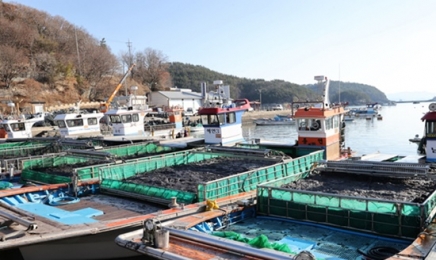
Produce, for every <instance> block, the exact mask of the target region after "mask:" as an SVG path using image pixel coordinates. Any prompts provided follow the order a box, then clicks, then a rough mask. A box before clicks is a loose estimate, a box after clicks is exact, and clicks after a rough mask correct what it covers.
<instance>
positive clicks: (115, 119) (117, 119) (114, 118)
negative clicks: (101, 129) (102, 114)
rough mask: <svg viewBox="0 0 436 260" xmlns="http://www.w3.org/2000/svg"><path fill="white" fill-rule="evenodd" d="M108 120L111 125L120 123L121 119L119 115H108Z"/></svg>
mask: <svg viewBox="0 0 436 260" xmlns="http://www.w3.org/2000/svg"><path fill="white" fill-rule="evenodd" d="M109 118H110V119H111V122H112V123H113V124H119V123H121V117H120V116H119V115H110V116H109Z"/></svg>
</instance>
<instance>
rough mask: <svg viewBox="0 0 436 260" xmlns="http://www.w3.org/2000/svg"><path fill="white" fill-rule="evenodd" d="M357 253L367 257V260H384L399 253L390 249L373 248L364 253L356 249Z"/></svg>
mask: <svg viewBox="0 0 436 260" xmlns="http://www.w3.org/2000/svg"><path fill="white" fill-rule="evenodd" d="M357 252H359V253H360V254H362V255H364V256H365V257H367V258H368V260H384V259H386V258H388V257H391V256H393V255H395V254H397V253H399V252H400V251H399V250H397V249H395V248H392V247H373V248H371V249H369V250H368V252H366V253H365V252H363V251H362V250H360V249H358V250H357Z"/></svg>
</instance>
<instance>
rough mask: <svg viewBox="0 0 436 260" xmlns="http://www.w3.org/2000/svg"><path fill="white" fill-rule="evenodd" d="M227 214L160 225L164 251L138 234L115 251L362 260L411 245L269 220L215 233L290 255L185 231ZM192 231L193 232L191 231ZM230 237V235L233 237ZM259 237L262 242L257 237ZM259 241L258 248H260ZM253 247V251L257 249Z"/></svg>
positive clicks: (247, 221) (120, 241)
mask: <svg viewBox="0 0 436 260" xmlns="http://www.w3.org/2000/svg"><path fill="white" fill-rule="evenodd" d="M227 213H228V211H227V209H226V208H221V209H219V210H214V211H206V212H201V213H197V214H194V215H190V216H186V217H182V218H179V219H177V220H175V221H169V222H167V223H165V224H164V225H165V226H167V228H169V229H168V230H169V240H168V245H167V246H166V247H165V248H162V249H159V248H154V247H153V246H150V245H148V246H147V245H146V244H144V243H142V241H141V237H142V234H143V233H142V230H136V231H132V232H130V233H126V234H122V235H120V236H118V238H117V240H116V241H117V243H118V244H119V245H120V246H132V244H125V245H124V243H126V241H129V243H134V244H135V245H136V246H135V247H134V248H136V251H137V252H139V253H143V254H146V255H149V256H153V255H161V256H163V258H162V259H178V258H177V256H183V257H188V258H189V259H215V258H214V257H215V256H217V255H219V256H221V257H225V259H284V258H290V257H292V256H295V255H297V254H298V253H300V252H302V251H308V252H310V253H311V254H312V255H314V256H315V257H316V259H335V260H342V259H353V260H361V259H367V258H365V257H366V256H375V254H376V253H377V252H378V253H380V252H386V251H387V250H388V251H395V252H400V251H401V250H403V249H404V248H406V247H407V245H409V244H410V243H411V240H402V239H392V238H384V237H380V236H375V235H370V234H366V233H362V232H353V231H346V230H342V229H339V228H333V227H326V226H322V225H317V224H314V223H308V222H300V221H293V220H289V219H286V220H285V219H280V218H274V217H261V216H260V217H256V218H251V219H245V220H244V221H242V222H239V223H236V224H234V225H230V226H228V227H227V228H225V229H222V230H219V231H218V233H224V232H225V233H228V234H230V235H229V236H232V234H234V233H235V234H239V235H240V236H241V237H243V238H244V239H247V240H251V241H254V240H256V239H259V240H258V241H259V243H262V244H263V243H265V241H264V240H261V239H263V238H264V237H265V236H266V237H267V239H268V242H269V243H270V244H271V245H273V244H276V245H277V244H285V245H287V246H288V248H289V249H290V252H284V251H283V252H281V251H278V250H272V249H266V248H263V249H262V248H261V249H259V248H256V246H250V245H249V244H247V243H244V242H240V240H239V239H238V240H236V241H235V240H232V239H230V238H223V237H221V236H215V235H211V234H208V233H203V232H197V231H193V230H190V229H191V228H192V227H193V226H195V225H197V224H199V223H201V222H203V221H205V220H207V219H211V218H214V217H219V216H223V215H226V214H227ZM194 229H195V228H194ZM233 232H234V233H233ZM260 235H262V236H263V237H261V236H260ZM260 241H262V242H260ZM259 243H256V245H260V244H259Z"/></svg>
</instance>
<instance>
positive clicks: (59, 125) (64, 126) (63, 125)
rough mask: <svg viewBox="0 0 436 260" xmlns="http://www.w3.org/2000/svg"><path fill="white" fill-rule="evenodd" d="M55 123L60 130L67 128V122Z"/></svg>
mask: <svg viewBox="0 0 436 260" xmlns="http://www.w3.org/2000/svg"><path fill="white" fill-rule="evenodd" d="M55 123H56V125H57V126H58V127H59V128H67V125H66V124H65V121H63V120H56V121H55Z"/></svg>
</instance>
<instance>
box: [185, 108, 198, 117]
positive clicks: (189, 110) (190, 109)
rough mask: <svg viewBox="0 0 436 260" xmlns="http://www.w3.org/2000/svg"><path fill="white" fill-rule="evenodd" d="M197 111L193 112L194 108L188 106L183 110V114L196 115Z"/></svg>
mask: <svg viewBox="0 0 436 260" xmlns="http://www.w3.org/2000/svg"><path fill="white" fill-rule="evenodd" d="M196 115H197V113H196V112H194V109H192V107H188V108H187V109H186V111H184V112H183V116H196Z"/></svg>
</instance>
